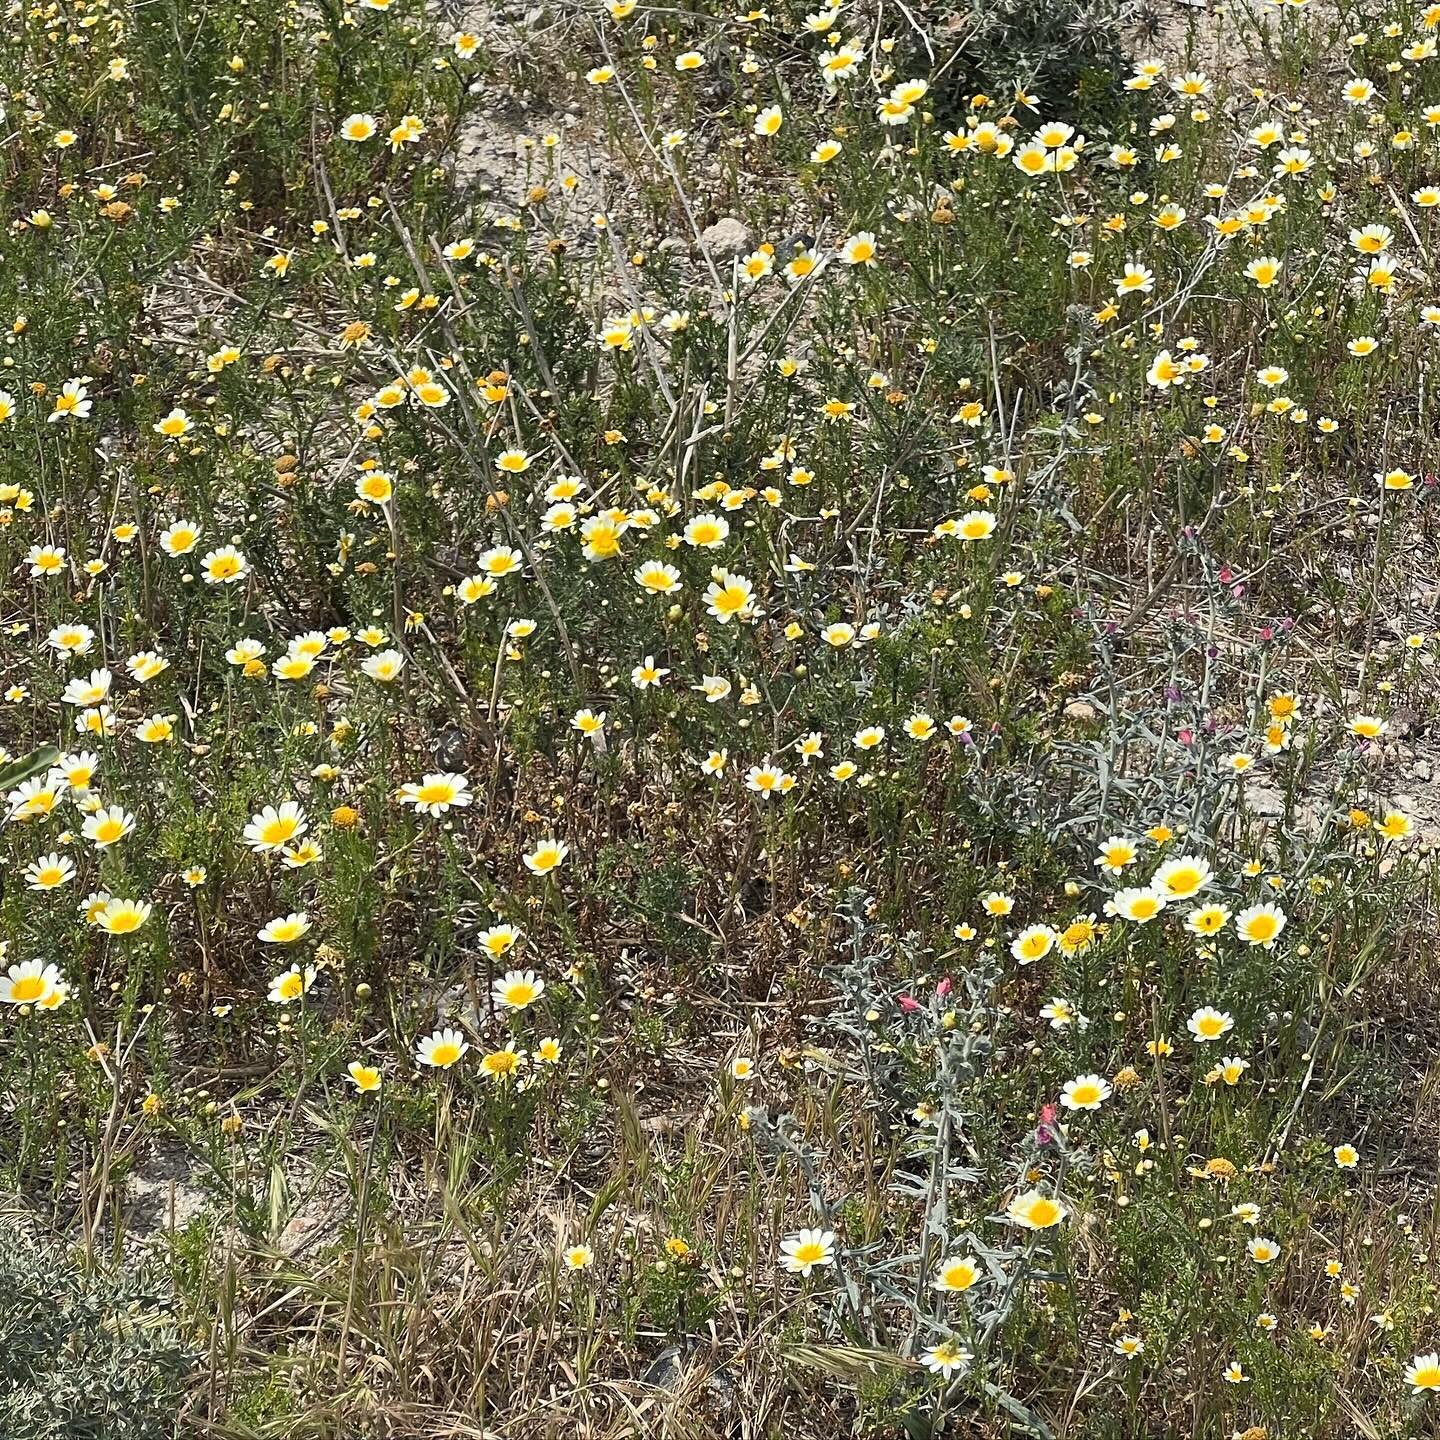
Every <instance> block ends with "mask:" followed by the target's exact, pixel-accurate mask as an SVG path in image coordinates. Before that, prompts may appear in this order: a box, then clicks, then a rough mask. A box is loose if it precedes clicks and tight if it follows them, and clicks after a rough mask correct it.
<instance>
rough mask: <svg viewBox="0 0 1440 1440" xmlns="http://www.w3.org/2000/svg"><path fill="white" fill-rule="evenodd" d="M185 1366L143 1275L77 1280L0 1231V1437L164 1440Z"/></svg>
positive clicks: (169, 1320) (156, 1292)
mask: <svg viewBox="0 0 1440 1440" xmlns="http://www.w3.org/2000/svg"><path fill="white" fill-rule="evenodd" d="M193 1363H194V1355H193V1353H192V1352H191V1351H190V1349H189V1348H188V1347H187V1345H186V1344H185V1343H184V1341H183V1340H182V1338H181V1335H180V1331H179V1327H178V1325H177V1323H176V1317H175V1313H174V1307H173V1303H172V1301H171V1300H170V1299H169V1297H168V1296H167V1295H166V1293H165V1289H164V1286H163V1284H162V1282H161V1281H160V1280H159V1279H158V1277H157V1276H155V1275H154V1274H152V1273H151V1272H150V1271H149V1270H148V1269H147V1268H146V1267H143V1266H142V1267H138V1268H136V1267H127V1268H126V1269H125V1270H123V1271H120V1272H118V1273H108V1272H104V1271H94V1272H88V1273H87V1272H86V1271H84V1270H82V1269H81V1268H80V1267H79V1266H78V1265H76V1264H74V1263H73V1262H72V1260H71V1258H70V1257H69V1255H68V1254H67V1253H66V1252H65V1251H64V1250H63V1249H60V1248H57V1247H54V1246H51V1245H38V1244H36V1243H35V1242H34V1241H33V1238H32V1237H31V1236H30V1235H29V1234H28V1233H27V1232H26V1231H24V1230H23V1229H21V1228H20V1227H17V1226H6V1225H0V1435H3V1436H6V1437H9V1440H22V1437H23V1440H171V1437H174V1436H176V1435H178V1434H179V1433H180V1431H179V1415H180V1410H181V1405H182V1401H183V1396H184V1391H185V1387H186V1383H187V1381H188V1379H189V1377H190V1375H191V1372H192V1366H193Z"/></svg>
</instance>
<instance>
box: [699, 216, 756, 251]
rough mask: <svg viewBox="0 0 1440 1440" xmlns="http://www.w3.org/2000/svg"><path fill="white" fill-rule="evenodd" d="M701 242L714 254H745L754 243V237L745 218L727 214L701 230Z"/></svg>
mask: <svg viewBox="0 0 1440 1440" xmlns="http://www.w3.org/2000/svg"><path fill="white" fill-rule="evenodd" d="M700 243H701V245H703V246H704V247H705V249H707V250H708V251H709V252H710V253H711V254H712V255H714V256H716V257H727V256H731V255H743V254H744V253H745V252H746V251H747V250H749V249H750V247H751V246H752V244H753V243H754V237H753V236H752V235H751V234H750V227H749V226H748V225H746V224H745V222H744V221H743V220H737V219H736V218H735V217H734V216H733V215H726V216H723V217H722V218H721V219H719V220H717V221H716V222H715V223H714V224H713V225H707V226H706V227H705V229H703V230H702V231H701V232H700Z"/></svg>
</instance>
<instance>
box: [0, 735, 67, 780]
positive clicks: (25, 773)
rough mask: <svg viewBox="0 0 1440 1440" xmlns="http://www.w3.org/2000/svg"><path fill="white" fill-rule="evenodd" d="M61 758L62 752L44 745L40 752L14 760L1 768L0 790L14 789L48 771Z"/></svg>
mask: <svg viewBox="0 0 1440 1440" xmlns="http://www.w3.org/2000/svg"><path fill="white" fill-rule="evenodd" d="M59 758H60V752H59V751H58V750H57V749H56V748H55V747H54V746H53V745H42V746H41V747H40V748H39V749H38V750H32V751H31V752H30V753H29V754H28V755H22V756H21V757H20V759H18V760H12V761H11V762H10V764H8V765H6V766H4V767H3V768H0V790H12V789H14V787H15V786H16V785H19V784H22V783H23V782H24V781H26V780H28V779H29V778H30V777H31V776H32V775H38V774H39V773H40V772H41V771H42V770H48V769H49V768H50V767H51V766H52V765H53V764H54V763H55V762H56V761H57V760H58V759H59Z"/></svg>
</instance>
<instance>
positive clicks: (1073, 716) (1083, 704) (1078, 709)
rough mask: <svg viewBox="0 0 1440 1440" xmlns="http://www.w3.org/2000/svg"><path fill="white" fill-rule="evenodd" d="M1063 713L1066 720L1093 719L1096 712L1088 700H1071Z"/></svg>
mask: <svg viewBox="0 0 1440 1440" xmlns="http://www.w3.org/2000/svg"><path fill="white" fill-rule="evenodd" d="M1063 713H1064V715H1065V718H1066V719H1067V720H1094V719H1095V718H1096V715H1097V713H1098V712H1097V711H1096V709H1095V707H1094V706H1093V705H1092V704H1091V703H1090V702H1089V701H1088V700H1072V701H1071V702H1070V703H1069V704H1068V705H1067V706H1066V707H1065V710H1064V712H1063Z"/></svg>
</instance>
